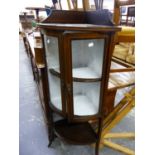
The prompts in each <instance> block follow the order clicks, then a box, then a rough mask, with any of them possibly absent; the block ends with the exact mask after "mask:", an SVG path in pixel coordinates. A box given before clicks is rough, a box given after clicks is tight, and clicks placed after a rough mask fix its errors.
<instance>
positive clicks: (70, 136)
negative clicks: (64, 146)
mask: <svg viewBox="0 0 155 155" xmlns="http://www.w3.org/2000/svg"><path fill="white" fill-rule="evenodd" d="M54 129H55V134H56V135H57V136H58V137H59V138H60V139H62V140H64V141H66V142H68V143H71V144H77V145H88V144H92V143H95V142H96V141H97V134H96V133H95V132H94V130H93V129H92V127H91V125H90V124H89V123H88V122H86V123H68V121H67V120H66V119H64V120H59V121H57V122H55V124H54Z"/></svg>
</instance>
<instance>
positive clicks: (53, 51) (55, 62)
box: [45, 35, 60, 72]
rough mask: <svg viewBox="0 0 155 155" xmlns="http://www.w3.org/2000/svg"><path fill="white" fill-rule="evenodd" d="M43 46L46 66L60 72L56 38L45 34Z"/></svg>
mask: <svg viewBox="0 0 155 155" xmlns="http://www.w3.org/2000/svg"><path fill="white" fill-rule="evenodd" d="M45 48H46V59H47V66H48V68H49V69H50V68H52V69H54V70H56V71H58V72H60V62H59V47H58V38H57V37H52V36H46V35H45Z"/></svg>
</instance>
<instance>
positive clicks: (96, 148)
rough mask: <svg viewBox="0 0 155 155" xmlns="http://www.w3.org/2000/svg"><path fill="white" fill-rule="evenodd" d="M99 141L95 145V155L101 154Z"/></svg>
mask: <svg viewBox="0 0 155 155" xmlns="http://www.w3.org/2000/svg"><path fill="white" fill-rule="evenodd" d="M99 145H100V143H99V141H97V142H96V146H95V155H99Z"/></svg>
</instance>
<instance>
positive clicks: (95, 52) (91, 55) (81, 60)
mask: <svg viewBox="0 0 155 155" xmlns="http://www.w3.org/2000/svg"><path fill="white" fill-rule="evenodd" d="M103 56H104V39H91V40H90V39H88V40H73V41H72V67H73V70H72V71H73V77H78V78H100V77H101V75H102V63H103Z"/></svg>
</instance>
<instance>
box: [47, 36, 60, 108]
mask: <svg viewBox="0 0 155 155" xmlns="http://www.w3.org/2000/svg"><path fill="white" fill-rule="evenodd" d="M45 49H46V61H47V70H48V81H49V91H50V101H51V104H52V105H54V107H56V108H57V109H59V110H62V99H61V82H60V78H58V77H57V76H55V75H53V74H52V73H51V72H50V69H54V70H55V71H57V72H60V65H59V49H58V38H57V37H52V36H46V35H45Z"/></svg>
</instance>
